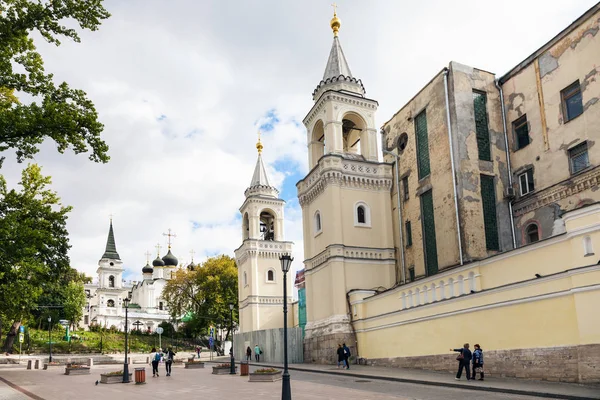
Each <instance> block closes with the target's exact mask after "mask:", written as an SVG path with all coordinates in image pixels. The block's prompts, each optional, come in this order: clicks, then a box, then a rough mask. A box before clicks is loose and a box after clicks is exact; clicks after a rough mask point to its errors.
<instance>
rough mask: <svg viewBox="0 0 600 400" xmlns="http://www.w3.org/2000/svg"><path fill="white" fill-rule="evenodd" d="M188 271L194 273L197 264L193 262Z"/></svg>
mask: <svg viewBox="0 0 600 400" xmlns="http://www.w3.org/2000/svg"><path fill="white" fill-rule="evenodd" d="M187 269H188V270H189V271H193V270H195V269H196V264H194V262H193V261H192V262H191V263H189V264H188V266H187Z"/></svg>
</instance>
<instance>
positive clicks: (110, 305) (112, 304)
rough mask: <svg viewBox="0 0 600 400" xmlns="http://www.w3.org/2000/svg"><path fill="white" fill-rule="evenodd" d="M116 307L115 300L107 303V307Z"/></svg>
mask: <svg viewBox="0 0 600 400" xmlns="http://www.w3.org/2000/svg"><path fill="white" fill-rule="evenodd" d="M114 306H115V301H114V300H113V299H110V300H108V301H107V302H106V307H114Z"/></svg>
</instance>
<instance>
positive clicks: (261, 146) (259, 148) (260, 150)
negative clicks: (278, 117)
mask: <svg viewBox="0 0 600 400" xmlns="http://www.w3.org/2000/svg"><path fill="white" fill-rule="evenodd" d="M262 149H263V145H262V143H261V142H260V131H258V142H256V150H258V154H260V153H262Z"/></svg>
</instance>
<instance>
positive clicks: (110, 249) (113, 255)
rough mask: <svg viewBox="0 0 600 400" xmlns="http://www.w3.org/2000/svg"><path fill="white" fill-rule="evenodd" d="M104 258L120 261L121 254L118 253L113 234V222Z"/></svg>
mask: <svg viewBox="0 0 600 400" xmlns="http://www.w3.org/2000/svg"><path fill="white" fill-rule="evenodd" d="M102 258H110V259H113V260H120V259H121V257H119V253H117V245H116V244H115V234H114V232H113V226H112V221H110V229H109V230H108V239H107V240H106V250H104V254H103V255H102Z"/></svg>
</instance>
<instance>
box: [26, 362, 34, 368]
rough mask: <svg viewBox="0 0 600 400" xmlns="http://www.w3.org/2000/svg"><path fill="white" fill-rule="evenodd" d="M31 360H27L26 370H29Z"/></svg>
mask: <svg viewBox="0 0 600 400" xmlns="http://www.w3.org/2000/svg"><path fill="white" fill-rule="evenodd" d="M32 362H33V360H27V369H31V364H32Z"/></svg>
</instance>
